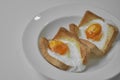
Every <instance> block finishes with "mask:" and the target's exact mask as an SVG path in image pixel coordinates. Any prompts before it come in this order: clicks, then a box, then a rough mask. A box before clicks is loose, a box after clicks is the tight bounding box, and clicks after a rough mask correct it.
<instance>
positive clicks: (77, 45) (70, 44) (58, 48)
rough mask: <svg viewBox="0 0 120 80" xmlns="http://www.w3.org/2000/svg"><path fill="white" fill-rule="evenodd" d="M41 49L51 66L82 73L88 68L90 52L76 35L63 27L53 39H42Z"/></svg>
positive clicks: (40, 41)
mask: <svg viewBox="0 0 120 80" xmlns="http://www.w3.org/2000/svg"><path fill="white" fill-rule="evenodd" d="M39 49H40V52H41V54H42V55H43V57H44V58H45V59H46V60H47V61H48V62H49V63H50V64H52V65H54V66H55V67H57V68H59V69H61V70H65V71H70V72H81V71H83V70H84V69H85V67H86V63H87V53H89V51H88V50H87V48H86V46H85V45H83V44H82V43H81V42H80V41H79V38H78V37H77V36H76V35H74V34H72V33H71V32H69V31H68V30H66V29H65V28H63V27H61V28H60V29H59V30H58V32H57V33H56V35H55V36H54V37H53V38H52V39H46V38H45V37H40V39H39Z"/></svg>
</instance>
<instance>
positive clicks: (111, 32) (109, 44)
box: [70, 11, 118, 56]
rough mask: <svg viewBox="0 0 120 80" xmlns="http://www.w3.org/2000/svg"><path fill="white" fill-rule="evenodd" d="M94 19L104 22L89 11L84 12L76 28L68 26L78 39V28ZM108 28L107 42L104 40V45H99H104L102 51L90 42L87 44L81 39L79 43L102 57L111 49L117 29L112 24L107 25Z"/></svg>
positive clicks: (73, 25)
mask: <svg viewBox="0 0 120 80" xmlns="http://www.w3.org/2000/svg"><path fill="white" fill-rule="evenodd" d="M95 19H100V20H102V21H105V20H104V19H103V18H102V17H100V16H98V15H96V14H95V13H93V12H91V11H86V12H85V14H84V16H83V18H82V20H81V21H80V24H79V25H78V26H76V25H75V24H71V25H70V31H71V32H72V33H74V34H75V35H77V36H79V37H80V35H79V34H80V33H79V28H81V27H83V26H84V25H85V24H87V23H88V22H90V21H92V20H95ZM108 27H109V28H108V32H107V35H108V36H107V40H106V42H105V44H101V45H104V47H103V49H99V47H96V45H94V44H93V43H91V42H88V41H85V40H82V39H80V41H81V42H82V43H84V44H86V45H87V46H88V48H90V49H91V51H92V52H93V53H95V54H96V55H98V56H103V55H105V54H106V53H107V52H108V51H109V50H110V49H111V47H112V44H113V42H114V41H115V39H116V36H117V34H118V29H117V27H116V26H114V25H112V24H108ZM91 46H93V47H91Z"/></svg>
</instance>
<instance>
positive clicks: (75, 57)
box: [48, 39, 86, 72]
mask: <svg viewBox="0 0 120 80" xmlns="http://www.w3.org/2000/svg"><path fill="white" fill-rule="evenodd" d="M61 41H62V42H64V43H65V44H67V45H68V47H69V54H68V55H64V56H62V55H59V54H56V53H55V52H52V51H51V50H50V49H48V53H49V55H51V56H52V57H54V58H56V59H58V60H59V61H61V62H63V63H65V64H66V65H69V66H71V68H70V69H69V70H68V71H70V72H81V71H83V70H84V69H85V67H86V66H85V65H84V64H83V63H82V58H81V54H80V49H79V48H77V43H76V42H73V41H69V40H67V39H61ZM66 54H67V53H66Z"/></svg>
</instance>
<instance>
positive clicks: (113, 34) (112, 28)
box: [102, 24, 119, 55]
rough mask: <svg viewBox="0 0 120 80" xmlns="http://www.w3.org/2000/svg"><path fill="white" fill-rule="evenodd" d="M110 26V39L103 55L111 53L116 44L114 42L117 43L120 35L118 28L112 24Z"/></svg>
mask: <svg viewBox="0 0 120 80" xmlns="http://www.w3.org/2000/svg"><path fill="white" fill-rule="evenodd" d="M108 25H109V27H110V29H109V32H110V33H108V36H109V38H108V39H107V41H106V43H105V46H104V48H103V50H102V51H103V53H104V54H103V55H105V54H107V53H108V52H109V51H110V49H111V48H112V45H113V44H114V41H115V39H116V37H117V35H118V33H119V31H118V28H117V27H116V26H114V25H111V24H108ZM110 34H111V35H110Z"/></svg>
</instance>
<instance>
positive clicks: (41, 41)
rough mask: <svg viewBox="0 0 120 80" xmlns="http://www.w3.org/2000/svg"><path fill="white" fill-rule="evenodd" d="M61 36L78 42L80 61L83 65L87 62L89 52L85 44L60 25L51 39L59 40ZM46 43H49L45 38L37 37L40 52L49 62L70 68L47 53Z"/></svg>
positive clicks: (58, 66) (63, 68)
mask: <svg viewBox="0 0 120 80" xmlns="http://www.w3.org/2000/svg"><path fill="white" fill-rule="evenodd" d="M63 38H64V39H69V40H72V41H75V42H76V43H77V44H78V46H79V48H80V52H81V53H80V54H81V57H82V63H83V64H84V65H85V64H86V63H87V53H89V52H88V50H87V48H86V46H85V45H84V44H82V43H80V41H79V38H78V37H77V36H76V35H74V34H72V33H71V32H69V31H68V30H66V29H65V28H63V27H61V28H60V29H59V31H58V32H57V34H56V35H55V36H54V38H53V39H52V40H59V39H63ZM48 44H49V40H47V39H46V38H44V37H41V38H40V39H39V49H40V52H41V54H42V55H43V57H44V58H45V59H46V60H47V61H48V62H49V63H50V64H52V65H54V66H55V67H57V68H59V69H62V70H68V69H69V68H71V66H69V65H66V64H64V63H63V62H61V61H59V60H57V59H56V58H54V57H52V56H50V55H49V53H48V51H47V50H48Z"/></svg>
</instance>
